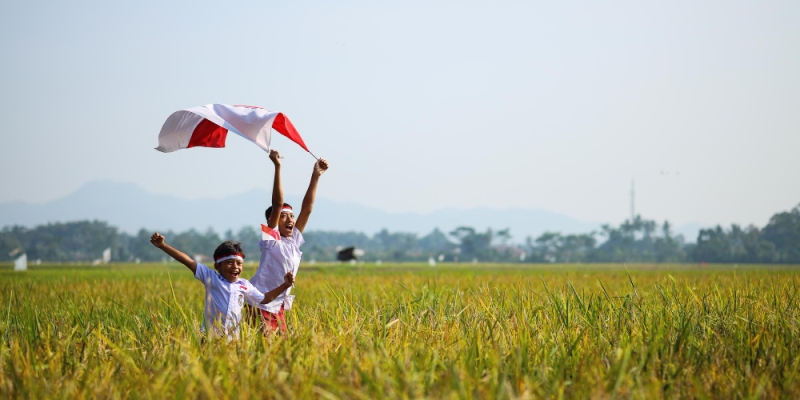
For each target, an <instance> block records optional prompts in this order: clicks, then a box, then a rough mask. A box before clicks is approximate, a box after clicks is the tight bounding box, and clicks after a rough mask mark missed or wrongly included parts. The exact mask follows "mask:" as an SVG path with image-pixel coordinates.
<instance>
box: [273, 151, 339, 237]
mask: <svg viewBox="0 0 800 400" xmlns="http://www.w3.org/2000/svg"><path fill="white" fill-rule="evenodd" d="M327 170H328V162H327V161H325V160H324V159H322V158H320V159H319V160H317V162H316V163H315V164H314V172H312V173H311V183H309V184H308V190H306V195H305V197H303V206H302V208H301V209H300V215H299V216H298V217H297V220H296V221H295V222H294V227H295V228H297V230H298V231H300V232H302V231H303V229H306V224H307V223H308V217H309V216H311V210H313V209H314V198H315V197H317V183H319V177H320V176H322V174H324V173H325V171H327ZM273 212H275V211H273Z"/></svg>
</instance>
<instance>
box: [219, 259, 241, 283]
mask: <svg viewBox="0 0 800 400" xmlns="http://www.w3.org/2000/svg"><path fill="white" fill-rule="evenodd" d="M243 264H244V262H243V261H242V260H240V259H238V258H229V259H227V260H225V261H222V262H219V263H215V264H214V269H216V270H217V271H218V272H219V274H220V275H222V277H223V278H225V280H227V281H228V282H231V283H233V282H236V281H238V280H239V275H241V273H242V265H243Z"/></svg>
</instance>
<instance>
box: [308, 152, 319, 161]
mask: <svg viewBox="0 0 800 400" xmlns="http://www.w3.org/2000/svg"><path fill="white" fill-rule="evenodd" d="M308 154H311V157H314V159H315V160H317V161H319V157H317V156H315V155H314V153H312V152H310V151H309V152H308Z"/></svg>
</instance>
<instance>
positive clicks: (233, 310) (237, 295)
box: [194, 263, 264, 334]
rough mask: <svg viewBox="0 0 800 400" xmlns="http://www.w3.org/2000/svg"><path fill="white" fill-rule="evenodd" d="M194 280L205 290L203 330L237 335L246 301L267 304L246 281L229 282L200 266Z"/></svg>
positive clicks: (215, 272)
mask: <svg viewBox="0 0 800 400" xmlns="http://www.w3.org/2000/svg"><path fill="white" fill-rule="evenodd" d="M194 277H195V278H197V280H199V281H200V282H203V285H204V286H205V287H206V305H205V308H204V309H203V313H204V314H205V321H204V322H203V329H205V328H206V327H208V326H212V327H214V330H215V331H217V333H219V334H223V333H224V334H231V333H238V332H239V322H240V321H241V319H242V306H243V305H244V301H245V299H247V301H248V302H255V303H259V302H261V301H262V300H264V293H263V292H260V291H259V290H258V289H256V287H255V286H253V284H251V283H250V282H249V281H248V280H247V279H242V278H239V280H237V281H236V282H233V283H231V282H228V280H227V279H225V278H224V277H223V276H222V275H220V274H219V272H217V271H214V270H211V269H209V268H208V267H206V266H205V265H203V264H200V263H197V268H196V269H195V272H194ZM216 327H221V328H222V329H223V330H224V332H219V331H218V330H217V328H216Z"/></svg>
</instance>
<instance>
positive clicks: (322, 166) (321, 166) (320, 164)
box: [314, 158, 328, 176]
mask: <svg viewBox="0 0 800 400" xmlns="http://www.w3.org/2000/svg"><path fill="white" fill-rule="evenodd" d="M327 170H328V161H327V160H325V159H324V158H320V159H319V160H317V162H316V163H315V164H314V175H316V176H322V174H324V173H325V171H327Z"/></svg>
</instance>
